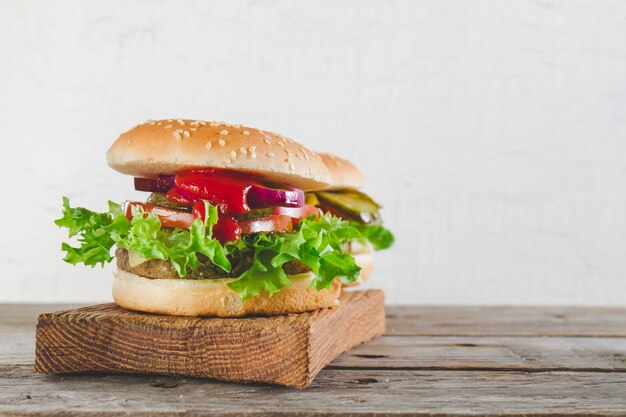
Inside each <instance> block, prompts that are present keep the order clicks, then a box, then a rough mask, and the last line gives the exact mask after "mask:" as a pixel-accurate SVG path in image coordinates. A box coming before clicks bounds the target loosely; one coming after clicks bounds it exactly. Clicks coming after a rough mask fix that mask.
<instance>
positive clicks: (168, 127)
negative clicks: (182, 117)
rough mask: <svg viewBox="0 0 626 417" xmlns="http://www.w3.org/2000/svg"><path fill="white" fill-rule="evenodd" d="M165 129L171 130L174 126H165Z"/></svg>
mask: <svg viewBox="0 0 626 417" xmlns="http://www.w3.org/2000/svg"><path fill="white" fill-rule="evenodd" d="M163 127H164V128H166V129H171V128H172V125H165V126H163Z"/></svg>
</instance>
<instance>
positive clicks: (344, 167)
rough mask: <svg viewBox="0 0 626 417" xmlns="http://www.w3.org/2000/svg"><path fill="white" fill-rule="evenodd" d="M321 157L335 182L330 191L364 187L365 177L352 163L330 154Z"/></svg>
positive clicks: (321, 154)
mask: <svg viewBox="0 0 626 417" xmlns="http://www.w3.org/2000/svg"><path fill="white" fill-rule="evenodd" d="M319 155H320V156H321V157H322V161H323V162H324V164H325V165H326V167H327V168H328V171H330V176H331V178H332V180H333V184H332V185H331V187H330V189H340V188H354V189H357V188H361V187H362V186H363V175H362V174H361V171H359V169H358V168H357V167H356V166H355V165H354V164H353V163H352V162H350V161H348V160H347V159H343V158H340V157H338V156H335V155H332V154H329V153H320V154H319Z"/></svg>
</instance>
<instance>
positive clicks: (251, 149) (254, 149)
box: [248, 146, 256, 152]
mask: <svg viewBox="0 0 626 417" xmlns="http://www.w3.org/2000/svg"><path fill="white" fill-rule="evenodd" d="M248 150H250V152H254V151H256V146H250V147H249V148H248Z"/></svg>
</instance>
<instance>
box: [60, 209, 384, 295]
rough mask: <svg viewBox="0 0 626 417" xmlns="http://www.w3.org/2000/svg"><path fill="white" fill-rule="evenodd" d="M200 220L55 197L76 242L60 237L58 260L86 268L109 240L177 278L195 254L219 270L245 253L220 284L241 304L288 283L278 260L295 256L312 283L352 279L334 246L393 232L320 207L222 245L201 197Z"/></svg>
mask: <svg viewBox="0 0 626 417" xmlns="http://www.w3.org/2000/svg"><path fill="white" fill-rule="evenodd" d="M205 212H206V213H207V216H206V220H205V221H204V222H203V221H202V220H201V219H196V220H195V221H194V222H193V224H192V225H191V228H190V229H189V230H181V229H174V230H170V229H162V228H161V222H160V220H159V218H158V217H157V216H156V215H154V214H152V213H145V212H143V211H141V210H138V209H135V208H133V212H132V214H133V216H132V220H128V219H127V218H126V216H125V215H124V213H123V210H122V208H121V207H120V205H118V204H115V203H113V202H109V210H108V212H105V213H96V212H93V211H90V210H87V209H85V208H81V207H75V208H74V207H71V206H70V204H69V200H68V199H67V197H63V217H61V218H60V219H57V220H55V223H56V224H57V225H58V226H60V227H65V228H67V229H68V234H69V237H70V238H71V237H76V241H77V242H78V244H79V245H78V246H71V245H70V244H68V243H63V244H62V246H61V249H62V250H63V251H65V252H66V256H65V258H64V260H65V261H66V262H68V263H71V264H77V263H81V262H82V263H84V264H85V265H88V266H94V265H96V264H98V263H100V264H102V265H103V264H104V263H105V262H110V261H111V260H112V259H113V255H112V254H111V250H112V248H113V246H114V245H115V244H117V245H118V246H120V247H122V248H124V249H127V250H128V251H131V252H133V253H134V254H136V255H138V256H141V257H143V258H144V259H161V260H168V261H170V262H171V263H172V265H173V266H174V268H175V269H176V271H177V273H178V275H179V276H180V277H184V276H185V275H186V274H187V271H188V269H193V268H195V267H199V266H200V265H201V262H200V260H199V259H198V254H202V255H204V256H206V257H207V258H208V259H209V260H210V261H211V262H212V263H213V264H215V265H217V266H219V267H220V268H221V269H223V270H224V271H226V272H230V271H231V263H230V261H229V256H231V255H232V257H236V256H238V255H242V254H246V253H251V254H252V257H253V263H252V266H251V267H250V268H249V269H248V270H246V271H244V272H243V273H242V274H241V275H240V276H239V277H238V278H237V279H235V280H234V281H232V282H230V283H228V284H227V285H228V286H229V287H230V288H231V289H232V290H233V291H235V292H237V294H238V295H239V297H240V298H241V299H242V301H243V302H245V301H246V300H247V299H248V298H250V297H254V296H256V295H258V294H261V293H263V292H268V293H269V294H270V295H272V294H275V293H276V292H278V291H280V290H281V289H283V288H284V287H286V286H288V285H290V284H291V281H290V280H289V278H288V277H287V275H286V274H285V272H284V270H283V265H285V264H286V263H287V262H291V261H299V262H301V263H303V264H305V265H307V266H308V267H309V268H310V269H311V270H312V271H313V273H314V274H315V276H316V278H315V280H314V281H313V283H312V287H313V288H315V289H317V290H321V289H324V288H330V286H331V284H332V282H333V280H334V279H335V278H340V279H341V281H342V282H344V283H346V284H348V283H351V282H354V281H355V280H356V279H358V276H359V271H360V268H359V266H358V265H356V263H355V261H354V258H353V257H352V255H350V253H348V252H346V251H344V250H342V245H343V244H344V243H345V242H347V241H349V240H351V239H360V240H365V241H369V242H370V243H371V244H372V246H373V247H374V248H376V249H379V248H380V249H383V248H387V247H389V246H390V245H391V244H392V243H393V235H392V234H391V233H390V232H389V231H388V230H387V229H385V228H383V227H382V226H364V225H360V224H358V223H354V222H349V221H345V220H342V219H340V218H338V217H334V216H332V215H331V214H329V213H327V214H325V215H323V216H322V217H321V218H319V219H316V218H315V216H310V217H307V218H305V219H302V220H301V221H300V223H299V224H298V226H297V227H296V228H295V230H294V231H293V232H289V233H268V234H264V233H259V234H255V235H244V236H243V237H242V238H240V239H238V240H237V241H235V242H228V243H226V244H224V245H222V244H221V243H220V242H219V241H218V240H216V239H213V237H212V228H213V226H214V225H215V224H216V223H217V220H218V211H217V207H216V206H213V205H211V204H209V203H208V202H205Z"/></svg>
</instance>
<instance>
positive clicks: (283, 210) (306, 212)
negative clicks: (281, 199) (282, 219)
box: [272, 205, 321, 224]
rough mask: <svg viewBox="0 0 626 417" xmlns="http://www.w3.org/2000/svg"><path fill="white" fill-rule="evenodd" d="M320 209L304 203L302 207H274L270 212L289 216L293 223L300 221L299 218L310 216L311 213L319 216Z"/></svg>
mask: <svg viewBox="0 0 626 417" xmlns="http://www.w3.org/2000/svg"><path fill="white" fill-rule="evenodd" d="M320 212H321V210H320V209H318V208H317V207H314V206H309V205H305V206H302V207H276V208H274V211H273V213H272V214H279V215H283V216H289V217H291V220H292V221H293V224H298V223H300V219H303V218H305V217H306V216H310V215H311V214H315V215H317V218H319V217H320Z"/></svg>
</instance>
